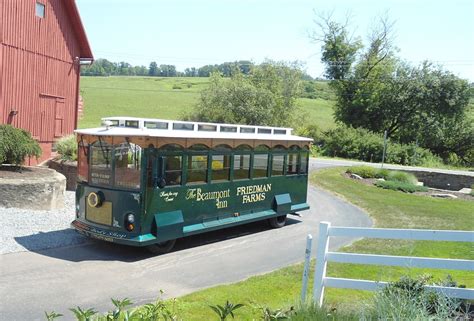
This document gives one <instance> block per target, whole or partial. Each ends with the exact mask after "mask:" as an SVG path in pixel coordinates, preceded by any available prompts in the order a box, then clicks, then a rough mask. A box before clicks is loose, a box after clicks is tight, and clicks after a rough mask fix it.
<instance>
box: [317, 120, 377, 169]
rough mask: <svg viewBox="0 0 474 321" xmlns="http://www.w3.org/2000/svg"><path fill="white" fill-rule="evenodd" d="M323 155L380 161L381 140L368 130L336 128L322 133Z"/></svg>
mask: <svg viewBox="0 0 474 321" xmlns="http://www.w3.org/2000/svg"><path fill="white" fill-rule="evenodd" d="M322 143H323V153H324V155H326V156H331V157H343V158H352V159H358V160H363V161H366V162H380V161H382V153H383V139H381V138H380V137H379V136H378V135H376V134H374V133H371V132H369V131H368V130H365V129H361V128H352V127H338V128H335V129H330V130H328V131H326V132H325V133H324V141H323V142H322Z"/></svg>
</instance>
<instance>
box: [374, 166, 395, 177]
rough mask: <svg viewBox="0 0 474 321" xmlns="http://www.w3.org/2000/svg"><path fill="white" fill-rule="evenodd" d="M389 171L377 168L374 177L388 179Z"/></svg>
mask: <svg viewBox="0 0 474 321" xmlns="http://www.w3.org/2000/svg"><path fill="white" fill-rule="evenodd" d="M390 173H391V171H389V170H388V169H385V168H381V169H378V170H377V172H376V173H375V178H383V179H384V180H388V176H389V175H390Z"/></svg>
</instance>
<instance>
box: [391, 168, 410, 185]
mask: <svg viewBox="0 0 474 321" xmlns="http://www.w3.org/2000/svg"><path fill="white" fill-rule="evenodd" d="M385 179H386V180H388V181H393V182H400V183H407V184H412V185H416V183H418V179H417V178H416V176H415V175H413V174H410V173H405V172H399V171H389V173H388V177H387V178H385Z"/></svg>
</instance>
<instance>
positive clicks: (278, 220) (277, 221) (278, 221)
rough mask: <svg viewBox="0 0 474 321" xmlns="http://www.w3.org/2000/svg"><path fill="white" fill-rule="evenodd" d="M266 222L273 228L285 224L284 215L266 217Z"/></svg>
mask: <svg viewBox="0 0 474 321" xmlns="http://www.w3.org/2000/svg"><path fill="white" fill-rule="evenodd" d="M268 224H270V226H271V227H273V228H280V227H283V226H285V224H286V215H281V216H276V217H272V218H269V219H268Z"/></svg>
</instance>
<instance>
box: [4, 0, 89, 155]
mask: <svg viewBox="0 0 474 321" xmlns="http://www.w3.org/2000/svg"><path fill="white" fill-rule="evenodd" d="M0 15H1V16H0V17H1V18H0V43H1V48H0V124H11V125H13V126H15V127H19V128H23V129H26V130H28V131H29V132H31V134H32V135H33V137H34V138H35V139H37V140H38V142H39V143H40V145H41V148H42V149H43V156H42V157H41V160H45V159H47V158H49V157H50V156H51V152H52V146H53V143H54V141H55V140H57V139H58V138H60V137H62V136H64V135H67V134H70V133H72V132H73V130H74V129H75V128H76V127H77V119H78V101H79V77H80V66H81V64H82V63H87V62H89V63H90V62H92V60H93V56H92V52H91V48H90V46H89V43H88V41H87V37H86V33H85V31H84V27H83V25H82V22H81V18H80V16H79V12H78V9H77V6H76V3H75V1H74V0H0ZM41 160H40V161H41Z"/></svg>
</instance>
